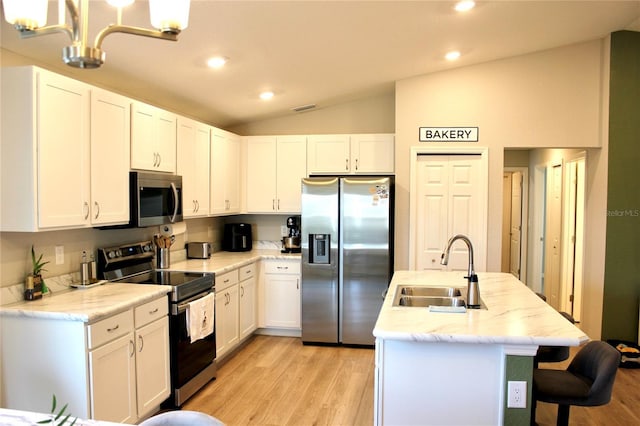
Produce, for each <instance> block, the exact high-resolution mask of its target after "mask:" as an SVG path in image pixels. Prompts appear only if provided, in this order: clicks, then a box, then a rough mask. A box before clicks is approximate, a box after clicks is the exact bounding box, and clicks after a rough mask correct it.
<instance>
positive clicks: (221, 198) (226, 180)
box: [209, 128, 240, 214]
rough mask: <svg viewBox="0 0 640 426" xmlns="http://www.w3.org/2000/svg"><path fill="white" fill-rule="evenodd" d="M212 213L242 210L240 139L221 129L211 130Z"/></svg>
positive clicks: (229, 212)
mask: <svg viewBox="0 0 640 426" xmlns="http://www.w3.org/2000/svg"><path fill="white" fill-rule="evenodd" d="M209 202H210V208H211V214H231V213H239V212H240V139H239V137H237V136H236V135H233V134H232V133H229V132H225V131H224V130H220V129H215V128H214V129H212V132H211V198H210V200H209Z"/></svg>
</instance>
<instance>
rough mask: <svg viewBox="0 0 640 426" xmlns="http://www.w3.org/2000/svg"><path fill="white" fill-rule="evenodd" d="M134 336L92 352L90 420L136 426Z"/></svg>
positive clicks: (90, 360) (128, 335)
mask: <svg viewBox="0 0 640 426" xmlns="http://www.w3.org/2000/svg"><path fill="white" fill-rule="evenodd" d="M133 337H134V336H133V333H129V334H126V335H124V336H122V337H120V338H118V339H116V340H113V341H112V342H110V343H107V344H105V345H103V346H100V347H99V348H97V349H95V350H93V351H91V352H89V380H90V382H89V386H90V391H91V418H93V419H96V420H105V421H110V422H116V423H133V422H135V421H136V420H137V411H136V365H135V364H136V363H135V348H134V343H133Z"/></svg>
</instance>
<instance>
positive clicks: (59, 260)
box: [56, 246, 64, 265]
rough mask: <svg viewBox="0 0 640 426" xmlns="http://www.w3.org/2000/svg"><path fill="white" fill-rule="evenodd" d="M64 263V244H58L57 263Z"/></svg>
mask: <svg viewBox="0 0 640 426" xmlns="http://www.w3.org/2000/svg"><path fill="white" fill-rule="evenodd" d="M62 264H64V246H56V265H62Z"/></svg>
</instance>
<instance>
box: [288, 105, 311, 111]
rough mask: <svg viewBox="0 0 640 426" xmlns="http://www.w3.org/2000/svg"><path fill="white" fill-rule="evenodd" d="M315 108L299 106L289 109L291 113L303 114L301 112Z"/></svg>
mask: <svg viewBox="0 0 640 426" xmlns="http://www.w3.org/2000/svg"><path fill="white" fill-rule="evenodd" d="M315 107H316V104H308V105H301V106H297V107H295V108H291V111H295V112H303V111H309V110H310V109H314V108H315Z"/></svg>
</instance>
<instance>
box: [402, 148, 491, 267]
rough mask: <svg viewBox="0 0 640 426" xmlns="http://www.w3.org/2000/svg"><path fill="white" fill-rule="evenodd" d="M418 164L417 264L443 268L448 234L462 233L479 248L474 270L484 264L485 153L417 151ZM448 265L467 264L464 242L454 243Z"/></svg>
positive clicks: (416, 187)
mask: <svg viewBox="0 0 640 426" xmlns="http://www.w3.org/2000/svg"><path fill="white" fill-rule="evenodd" d="M414 170H415V175H414V179H415V181H414V182H415V190H416V194H415V197H414V198H413V199H414V200H415V202H416V211H415V220H414V230H415V239H414V241H415V247H414V254H415V262H414V269H416V270H423V269H436V270H439V269H442V268H443V267H442V266H441V265H440V256H441V254H442V251H443V249H444V246H445V244H446V243H447V240H448V239H449V238H450V237H451V236H453V235H455V234H464V235H466V236H468V237H469V238H470V240H471V242H472V243H473V245H474V248H476V250H475V253H476V259H475V261H476V270H484V267H485V260H484V259H486V256H485V255H484V254H483V253H482V252H484V247H486V216H485V214H484V210H485V209H486V199H485V198H486V189H485V188H486V179H487V177H486V172H485V167H484V164H483V158H482V156H481V155H464V154H462V155H431V154H428V155H418V157H417V158H416V161H415V169H414ZM479 255H480V256H479ZM449 265H450V269H453V270H464V271H466V270H467V267H468V254H467V247H466V245H465V244H464V243H462V242H460V243H458V242H456V243H455V245H454V246H453V248H452V251H451V256H450V259H449Z"/></svg>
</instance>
